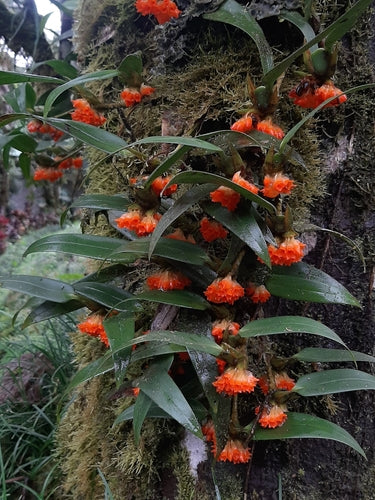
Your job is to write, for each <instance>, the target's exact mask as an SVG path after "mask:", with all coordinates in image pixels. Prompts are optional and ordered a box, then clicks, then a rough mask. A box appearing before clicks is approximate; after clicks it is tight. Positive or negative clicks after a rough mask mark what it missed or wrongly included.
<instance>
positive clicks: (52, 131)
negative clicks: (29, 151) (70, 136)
mask: <svg viewBox="0 0 375 500" xmlns="http://www.w3.org/2000/svg"><path fill="white" fill-rule="evenodd" d="M27 130H28V131H29V132H30V133H31V134H34V133H35V132H39V133H40V134H48V135H50V136H51V139H53V140H54V141H55V142H57V141H58V140H59V139H60V137H62V136H63V135H64V132H61V130H58V129H57V128H55V127H52V125H48V123H42V122H41V121H39V120H32V121H31V122H29V123H28V124H27Z"/></svg>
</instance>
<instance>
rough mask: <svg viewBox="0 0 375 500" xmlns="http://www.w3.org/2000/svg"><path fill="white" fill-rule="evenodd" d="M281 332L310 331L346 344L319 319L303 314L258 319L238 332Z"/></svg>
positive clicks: (248, 333) (271, 333)
mask: <svg viewBox="0 0 375 500" xmlns="http://www.w3.org/2000/svg"><path fill="white" fill-rule="evenodd" d="M281 333H309V334H311V335H319V336H320V337H325V338H327V339H330V340H334V341H335V342H338V343H339V344H342V345H344V346H345V344H344V342H343V341H342V340H341V339H340V337H339V336H338V335H337V334H336V333H335V332H334V331H333V330H331V329H330V328H328V326H325V325H323V323H320V322H319V321H315V320H313V319H311V318H304V317H303V316H276V317H273V318H265V319H257V320H256V321H251V322H250V323H247V324H246V325H245V326H243V327H242V328H241V329H240V331H239V332H238V334H239V335H240V336H241V337H244V338H249V337H259V336H261V335H278V334H281Z"/></svg>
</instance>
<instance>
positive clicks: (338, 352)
mask: <svg viewBox="0 0 375 500" xmlns="http://www.w3.org/2000/svg"><path fill="white" fill-rule="evenodd" d="M292 358H293V359H297V360H298V361H307V362H310V363H330V362H343V361H354V362H355V361H365V362H369V363H375V357H374V356H370V355H369V354H364V353H363V352H358V351H350V350H345V349H324V348H322V347H321V348H317V347H306V348H305V349H302V350H301V351H300V352H298V353H297V354H294V355H293V356H292Z"/></svg>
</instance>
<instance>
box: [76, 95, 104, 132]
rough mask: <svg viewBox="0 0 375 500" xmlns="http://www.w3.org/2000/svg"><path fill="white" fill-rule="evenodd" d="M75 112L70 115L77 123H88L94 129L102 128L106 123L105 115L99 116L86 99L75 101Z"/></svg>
mask: <svg viewBox="0 0 375 500" xmlns="http://www.w3.org/2000/svg"><path fill="white" fill-rule="evenodd" d="M72 104H73V107H74V111H73V112H72V113H70V116H71V117H72V120H74V121H76V122H83V123H88V124H89V125H94V127H100V126H101V125H103V124H104V123H105V122H106V118H104V116H103V115H99V114H98V113H97V112H96V111H95V110H94V109H92V107H91V106H90V104H89V103H88V102H87V101H86V99H74V100H73V101H72Z"/></svg>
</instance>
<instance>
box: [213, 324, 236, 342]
mask: <svg viewBox="0 0 375 500" xmlns="http://www.w3.org/2000/svg"><path fill="white" fill-rule="evenodd" d="M239 330H240V325H239V323H235V322H234V321H229V319H221V320H218V321H215V322H214V323H213V324H212V329H211V335H212V336H213V337H214V338H215V340H216V342H218V343H219V342H221V341H222V340H223V334H224V332H225V331H227V332H228V333H230V334H231V335H237V333H238V332H239Z"/></svg>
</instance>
